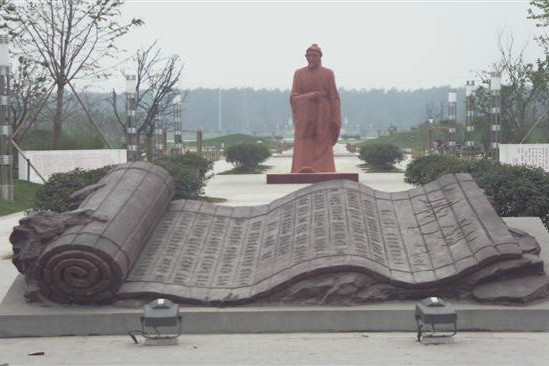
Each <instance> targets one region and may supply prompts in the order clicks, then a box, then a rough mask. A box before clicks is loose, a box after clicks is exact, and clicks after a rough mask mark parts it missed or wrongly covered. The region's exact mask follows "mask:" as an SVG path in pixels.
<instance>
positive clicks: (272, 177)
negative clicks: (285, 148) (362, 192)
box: [267, 173, 358, 184]
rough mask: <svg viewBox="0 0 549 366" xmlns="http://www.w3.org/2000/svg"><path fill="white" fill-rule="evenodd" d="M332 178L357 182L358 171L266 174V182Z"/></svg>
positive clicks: (304, 181)
mask: <svg viewBox="0 0 549 366" xmlns="http://www.w3.org/2000/svg"><path fill="white" fill-rule="evenodd" d="M334 179H348V180H352V181H354V182H358V173H288V174H267V184H300V183H318V182H325V181H327V180H334Z"/></svg>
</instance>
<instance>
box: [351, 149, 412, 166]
mask: <svg viewBox="0 0 549 366" xmlns="http://www.w3.org/2000/svg"><path fill="white" fill-rule="evenodd" d="M359 158H360V159H361V160H364V161H365V162H366V163H368V164H370V165H371V166H373V167H375V168H378V169H382V170H391V169H392V168H393V166H394V165H395V164H396V163H399V162H401V161H402V160H404V154H403V153H402V151H400V149H399V148H398V147H397V146H395V145H391V144H369V145H364V146H362V147H361V148H360V153H359Z"/></svg>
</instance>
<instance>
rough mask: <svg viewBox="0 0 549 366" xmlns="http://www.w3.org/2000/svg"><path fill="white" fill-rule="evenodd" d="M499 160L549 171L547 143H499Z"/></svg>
mask: <svg viewBox="0 0 549 366" xmlns="http://www.w3.org/2000/svg"><path fill="white" fill-rule="evenodd" d="M499 161H501V162H502V163H506V164H511V165H531V166H535V167H539V168H542V169H543V170H545V171H546V172H549V144H500V145H499Z"/></svg>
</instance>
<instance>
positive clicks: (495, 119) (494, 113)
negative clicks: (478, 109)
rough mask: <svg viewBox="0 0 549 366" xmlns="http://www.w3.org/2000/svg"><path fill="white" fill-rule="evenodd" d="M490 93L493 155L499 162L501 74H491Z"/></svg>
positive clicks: (495, 72) (496, 72)
mask: <svg viewBox="0 0 549 366" xmlns="http://www.w3.org/2000/svg"><path fill="white" fill-rule="evenodd" d="M490 91H491V95H492V108H491V109H490V117H491V121H492V134H491V142H492V144H491V146H490V148H491V153H492V158H493V159H494V160H499V144H500V142H501V73H500V72H498V71H494V72H491V73H490Z"/></svg>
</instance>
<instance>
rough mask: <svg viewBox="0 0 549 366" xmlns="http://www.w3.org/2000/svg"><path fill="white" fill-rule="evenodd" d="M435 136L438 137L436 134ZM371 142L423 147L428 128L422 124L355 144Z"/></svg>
mask: <svg viewBox="0 0 549 366" xmlns="http://www.w3.org/2000/svg"><path fill="white" fill-rule="evenodd" d="M435 136H436V138H439V136H438V134H436V135H435ZM440 138H442V133H440ZM372 144H390V145H394V146H397V147H399V148H400V149H425V148H427V145H428V144H429V128H428V126H427V125H425V124H423V125H421V126H418V127H415V128H414V129H412V131H409V132H397V133H395V134H393V135H386V136H380V137H378V138H376V139H371V140H366V141H362V142H360V143H358V144H356V145H357V147H359V148H360V147H362V146H367V145H372Z"/></svg>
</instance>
